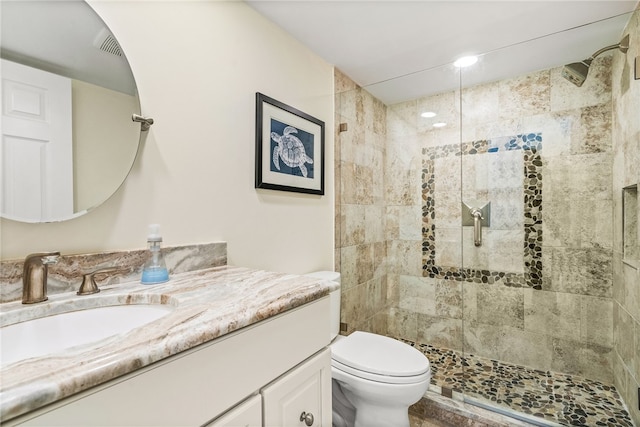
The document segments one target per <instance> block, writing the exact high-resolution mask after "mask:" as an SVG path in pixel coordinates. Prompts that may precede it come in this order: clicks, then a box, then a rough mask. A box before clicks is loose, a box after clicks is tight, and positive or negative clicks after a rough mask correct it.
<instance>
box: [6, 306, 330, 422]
mask: <svg viewBox="0 0 640 427" xmlns="http://www.w3.org/2000/svg"><path fill="white" fill-rule="evenodd" d="M329 310H330V307H329V298H328V297H324V298H322V299H319V300H316V301H314V302H312V303H308V304H306V305H304V306H302V307H299V308H296V309H293V310H290V311H288V312H285V313H282V314H280V315H277V316H274V317H272V318H268V319H266V320H263V321H261V322H259V323H257V324H254V325H251V326H248V327H245V328H243V329H241V330H239V331H236V332H233V333H230V334H227V335H224V336H222V337H220V338H217V339H215V340H213V341H210V342H208V343H205V344H202V345H200V346H197V347H195V348H193V349H190V350H187V351H184V352H182V353H179V354H177V355H174V356H171V357H169V358H167V359H164V360H161V361H159V362H156V363H154V364H152V365H149V366H146V367H144V368H141V369H138V370H136V371H133V372H131V373H129V374H126V375H123V376H121V377H119V378H116V379H113V380H111V381H109V382H107V383H105V384H102V385H100V386H96V387H93V388H91V389H89V390H86V391H83V392H80V393H78V394H76V395H73V396H70V397H68V398H66V399H63V400H61V401H58V402H56V403H53V404H51V405H48V406H46V407H44V408H41V409H39V410H36V411H33V412H31V413H28V414H25V415H23V416H21V417H18V418H15V419H13V420H7V422H6V423H3V425H4V426H9V425H23V426H46V427H54V426H65V427H71V426H83V427H90V426H150V427H162V426H172V427H173V426H180V427H187V426H194V427H195V426H202V425H207V424H208V423H209V425H210V426H215V427H221V426H225V425H227V426H231V425H234V426H235V425H240V426H244V425H246V426H251V427H253V426H261V425H265V426H279V427H284V426H289V425H295V426H304V425H305V423H304V421H303V422H301V421H300V415H301V413H302V412H307V413H308V412H311V413H312V414H313V417H314V418H315V421H314V423H313V426H323V425H324V426H327V427H328V426H330V425H331V367H330V365H331V361H330V350H329V349H328V348H327V346H328V344H329V341H330V330H329V329H330V327H329V318H330V316H329Z"/></svg>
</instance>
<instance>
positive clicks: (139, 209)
mask: <svg viewBox="0 0 640 427" xmlns="http://www.w3.org/2000/svg"><path fill="white" fill-rule="evenodd" d="M90 4H91V5H92V7H93V8H94V9H95V10H96V11H97V12H98V14H99V15H100V16H101V17H102V18H103V19H104V21H105V22H106V23H107V25H108V26H109V27H110V29H111V30H112V32H113V33H114V35H115V36H116V38H117V39H118V40H119V42H120V44H121V46H122V48H123V50H124V52H125V53H126V55H127V58H128V59H129V62H130V64H131V67H132V69H133V74H134V76H135V77H136V81H137V84H138V90H139V92H140V99H141V104H142V114H143V115H147V116H150V117H152V118H153V119H154V120H155V124H154V125H153V126H152V128H151V131H150V132H149V133H148V135H147V137H146V141H144V143H143V146H142V148H141V152H140V154H139V157H138V159H137V160H136V164H135V165H134V169H133V171H132V173H131V175H130V176H129V178H128V179H127V181H126V183H125V185H124V186H123V187H122V188H121V189H120V191H118V192H117V193H116V195H115V196H114V197H112V198H111V199H110V200H109V201H107V202H106V203H105V204H104V205H102V206H101V207H99V208H98V209H96V210H94V211H92V212H90V213H89V214H87V215H84V216H82V217H80V218H77V219H74V220H71V221H66V222H62V223H54V224H22V223H16V222H12V221H7V220H2V223H1V226H2V228H1V235H0V241H1V249H2V258H3V259H14V258H20V257H23V256H24V255H26V254H27V253H29V252H34V251H43V250H60V251H61V252H62V253H63V254H65V253H67V254H71V253H88V252H98V251H105V250H121V249H135V248H142V247H144V246H145V236H146V232H147V224H149V223H152V222H157V223H160V224H161V225H162V233H163V235H164V240H165V244H166V245H179V244H188V243H204V242H211V241H219V240H223V241H227V242H228V250H229V264H233V265H242V266H248V267H255V268H265V269H270V270H276V271H287V272H294V273H301V272H305V271H309V270H313V269H321V268H322V269H328V268H332V267H333V235H334V233H333V221H334V218H333V198H334V195H333V68H332V66H331V65H330V64H328V63H326V62H325V61H324V60H322V59H320V58H319V57H317V56H316V55H315V54H313V53H312V52H310V51H309V50H308V49H307V48H305V47H304V46H302V45H301V44H299V43H298V42H297V41H295V40H294V39H293V38H291V37H290V36H288V35H287V34H286V33H284V32H283V31H282V30H280V29H279V28H278V27H276V26H274V25H273V24H271V23H270V22H269V21H267V20H266V19H264V18H263V17H261V16H260V15H258V14H257V13H256V12H254V11H253V9H251V8H250V7H248V6H247V5H246V4H244V3H242V2H226V1H225V2H219V1H158V2H155V1H140V0H138V1H98V0H90ZM256 91H259V92H262V93H264V94H266V95H268V96H271V97H273V98H276V99H278V100H279V101H282V102H284V103H286V104H289V105H291V106H294V107H296V108H298V109H300V110H302V111H304V112H306V113H308V114H310V115H312V116H314V117H317V118H318V119H320V120H323V121H324V122H325V125H326V128H325V135H326V147H325V156H326V157H325V163H326V165H325V167H326V169H325V171H326V180H325V196H323V197H320V196H312V195H301V194H295V193H286V192H276V191H269V190H256V189H254V188H253V187H254V144H255V136H254V132H255V131H254V127H255V125H254V121H255V92H256Z"/></svg>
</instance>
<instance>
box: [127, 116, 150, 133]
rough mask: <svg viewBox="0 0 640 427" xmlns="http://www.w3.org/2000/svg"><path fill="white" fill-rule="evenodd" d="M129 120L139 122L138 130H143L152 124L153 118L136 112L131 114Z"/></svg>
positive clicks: (146, 129)
mask: <svg viewBox="0 0 640 427" xmlns="http://www.w3.org/2000/svg"><path fill="white" fill-rule="evenodd" d="M131 120H133V121H134V122H139V123H140V130H142V131H143V132H146V131H148V130H149V128H150V127H151V125H152V124H153V119H152V118H151V117H142V116H140V115H138V114H132V115H131Z"/></svg>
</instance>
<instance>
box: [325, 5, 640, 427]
mask: <svg viewBox="0 0 640 427" xmlns="http://www.w3.org/2000/svg"><path fill="white" fill-rule="evenodd" d="M638 15H639V13H638V12H636V14H635V16H634V17H633V18H632V20H631V23H630V29H631V32H632V38H633V37H634V35H635V37H636V39H637V32H638V29H637V28H638V20H639V18H638ZM639 42H640V40H639ZM632 46H633V45H632ZM636 48H637V47H636ZM616 61H618V62H616ZM625 72H628V70H627V71H625V66H624V65H622V64H621V63H620V59H619V58H616V57H615V56H614V55H606V56H602V57H600V58H598V59H597V60H596V61H595V62H594V65H593V66H592V70H591V72H590V76H589V79H588V80H587V82H586V83H585V85H584V86H583V87H582V88H580V89H578V88H576V87H575V86H573V85H571V84H568V83H567V82H566V81H565V80H564V79H563V78H562V77H561V76H560V69H559V68H554V69H549V70H542V71H539V72H535V73H531V74H528V75H525V76H520V77H516V78H511V79H507V80H502V81H499V82H494V83H489V84H482V85H477V86H472V87H469V88H465V89H464V90H462V92H460V91H458V90H456V91H451V92H444V93H441V94H437V95H434V96H430V97H425V98H420V99H417V100H412V101H408V102H404V103H401V104H396V105H390V106H385V105H383V104H382V103H380V102H379V101H378V100H376V99H375V98H373V97H372V96H371V95H370V94H369V93H368V92H367V91H366V90H365V89H362V88H360V87H357V86H356V85H355V84H354V83H353V82H352V81H350V80H349V78H348V77H347V76H345V75H343V74H341V73H340V72H338V71H337V72H336V126H338V124H339V123H347V124H348V130H347V131H346V132H339V130H338V129H336V156H335V157H336V165H335V166H336V174H337V179H336V185H337V188H336V195H337V196H336V215H337V216H336V246H337V248H336V249H337V250H336V253H337V254H338V256H337V259H336V265H337V266H338V268H339V269H340V271H341V272H342V275H343V280H342V283H343V301H344V304H343V308H342V321H343V322H344V323H345V324H346V331H347V332H350V331H353V330H356V329H361V330H371V331H373V332H377V333H382V334H387V335H390V336H394V337H397V338H399V339H402V340H405V341H406V342H409V343H412V344H413V345H415V346H416V347H417V348H420V349H421V350H422V351H424V352H425V354H427V355H428V356H429V357H430V359H431V360H432V363H433V365H434V372H436V374H435V375H434V380H433V381H434V385H438V386H444V387H450V388H452V389H454V390H456V391H460V392H463V393H465V394H467V395H471V396H473V397H476V398H480V399H484V400H486V401H488V402H492V403H497V404H499V405H500V406H511V407H512V409H513V410H515V411H517V412H523V413H529V414H535V415H536V416H538V417H544V418H547V419H549V420H551V421H555V422H559V423H561V424H567V425H608V423H609V424H611V425H633V424H632V421H631V420H632V419H633V420H634V421H635V422H636V424H638V422H639V421H640V414H638V410H637V408H634V407H632V405H633V404H634V403H635V402H636V400H637V399H638V398H637V396H636V395H635V393H636V391H635V387H637V383H638V380H640V378H639V373H640V372H639V371H640V369H638V363H639V361H638V358H639V357H640V356H639V354H640V352H639V351H638V348H637V346H638V345H639V344H638V343H639V342H640V340H639V339H638V338H637V337H638V335H639V331H640V326H639V325H638V323H637V322H638V319H640V315H638V311H640V307H638V304H640V297H639V294H640V291H638V290H637V287H638V272H637V269H636V268H637V266H636V268H634V267H633V265H630V263H628V262H627V263H625V262H623V260H622V258H623V254H622V252H623V251H622V242H620V241H619V240H620V238H619V237H618V235H620V236H621V235H622V231H621V230H618V228H620V227H621V225H620V224H621V223H622V219H621V218H618V213H617V212H618V211H620V212H621V211H622V208H621V206H620V205H621V201H620V200H619V198H618V196H617V194H618V193H620V198H621V197H622V188H623V187H627V186H629V185H631V184H634V185H637V183H638V181H639V180H640V179H639V177H638V173H639V172H638V169H637V165H638V163H637V161H638V154H637V151H638V141H637V138H638V136H637V135H638V131H639V129H637V128H636V129H635V130H634V129H633V126H636V127H637V126H638V125H637V124H635V122H637V114H638V113H637V111H638V101H637V100H629V99H628V96H627V95H628V92H629V88H624V87H619V86H620V85H619V84H618V83H617V82H618V80H621V79H620V77H619V75H620V74H623V73H625ZM464 78H465V76H464V74H463V75H462V81H463V82H464ZM636 85H638V83H636ZM636 90H637V89H636ZM632 93H633V92H632ZM636 93H637V92H636ZM621 106H622V107H624V108H621ZM634 108H635V110H634ZM427 110H428V111H438V112H439V117H438V120H441V121H444V122H446V123H448V126H446V127H444V128H437V129H436V128H433V127H431V122H429V121H428V120H424V119H422V118H421V117H420V113H421V112H422V111H427ZM613 111H617V112H618V115H614V114H613ZM624 114H627V116H624ZM632 117H636V119H635V120H633V119H632ZM629 127H631V128H632V129H628V128H629ZM634 132H635V134H634ZM624 133H630V136H631V140H630V142H629V141H627V142H624V143H620V141H619V139H620V138H619V135H620V134H624ZM634 138H635V139H634ZM634 144H635V145H634ZM634 161H635V162H636V163H635V165H636V169H634V167H633V165H634V163H633V162H634ZM612 165H618V167H612ZM634 174H635V175H634ZM614 187H615V188H614ZM629 199H632V200H633V197H629ZM461 202H465V203H471V204H476V205H482V204H485V203H487V202H491V226H490V227H487V228H484V229H483V244H482V246H480V247H476V246H474V243H473V230H472V227H461V215H462V207H461ZM635 209H636V210H637V204H636V208H635ZM627 210H628V209H627ZM613 212H616V214H615V215H614V217H613V220H612V213H613ZM620 216H621V213H620ZM631 235H634V234H633V232H632V233H631ZM636 235H637V234H636ZM631 264H632V263H631ZM634 334H635V336H634ZM507 374H508V375H511V374H513V375H512V376H510V377H509V376H505V375H507ZM523 378H527V380H526V381H525V380H523ZM491 381H494V382H495V384H493V386H492V385H491ZM507 383H508V384H512V385H514V386H513V387H515V388H512V387H511V386H510V387H509V389H506V388H505V387H506V386H505V384H507ZM480 384H481V386H480ZM560 384H563V387H564V386H566V387H568V388H567V389H563V390H558V389H554V388H553V387H554V385H555V386H558V387H559V386H560ZM541 385H542V386H543V387H542V388H540V386H541ZM614 385H615V387H614ZM536 387H537V388H536ZM549 387H550V388H549ZM572 387H573V392H572V391H571V388H572ZM577 389H580V390H581V391H582V392H583V393H582V394H579V393H577V392H576V391H575V390H577ZM585 390H588V391H587V392H584V391H585ZM509 393H510V394H509ZM605 395H606V396H607V399H603V398H602V396H605ZM550 396H551V398H550ZM554 396H555V397H554ZM562 396H564V397H563V398H562ZM596 396H600V398H596ZM623 399H624V402H626V404H627V405H629V408H625V405H624V404H623V403H622V402H623ZM605 400H606V403H603V402H604V401H605ZM598 401H599V402H600V404H598ZM523 402H524V403H523ZM542 407H544V410H542V409H540V408H542ZM627 409H628V411H629V412H630V413H629V412H627ZM583 412H584V413H585V414H587V415H589V414H590V417H591V418H587V419H585V418H584V416H585V415H584V414H583ZM611 414H613V415H611ZM609 418H611V419H612V420H613V421H611V420H609ZM597 422H600V423H604V424H596V423H597Z"/></svg>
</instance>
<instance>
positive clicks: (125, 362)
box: [0, 266, 339, 421]
mask: <svg viewBox="0 0 640 427" xmlns="http://www.w3.org/2000/svg"><path fill="white" fill-rule="evenodd" d="M338 286H339V285H337V284H335V283H332V282H326V281H321V280H318V279H314V278H309V277H304V276H297V275H288V274H283V273H273V272H267V271H260V270H252V269H247V268H241V267H229V266H225V267H216V268H210V269H205V270H199V271H194V272H189V273H182V274H178V275H174V276H172V277H171V280H170V281H169V282H166V283H162V284H158V285H141V284H140V283H139V282H131V283H123V284H118V285H113V286H105V287H103V288H101V292H100V293H97V294H93V295H89V296H77V295H76V294H75V292H73V293H65V294H57V295H51V296H49V300H48V301H46V302H43V303H39V304H34V305H23V304H22V303H21V302H20V301H16V302H10V303H4V304H0V325H2V326H6V325H10V324H13V323H17V322H20V321H24V320H28V319H31V318H37V317H40V316H42V315H45V314H46V315H52V314H56V313H64V312H67V311H73V310H81V309H83V308H93V307H100V306H107V305H121V304H168V305H170V306H172V307H173V310H172V311H171V312H170V313H169V314H168V315H166V316H164V317H162V318H160V319H158V320H155V321H153V322H151V323H148V324H146V325H144V326H141V327H139V328H136V329H133V330H131V331H130V332H128V333H125V334H120V335H116V336H112V337H109V338H106V339H104V340H100V341H97V342H93V343H90V344H86V345H82V346H77V347H74V348H72V349H69V350H66V351H64V352H61V353H56V354H53V355H47V356H43V357H37V358H32V359H27V360H23V361H20V362H16V363H13V364H9V365H7V366H3V367H1V368H0V420H1V421H6V420H9V419H11V418H14V417H16V416H18V415H22V414H25V413H27V412H30V411H32V410H35V409H37V408H40V407H42V406H45V405H47V404H49V403H52V402H55V401H57V400H60V399H63V398H65V397H68V396H71V395H72V394H75V393H78V392H80V391H83V390H86V389H89V388H91V387H94V386H96V385H99V384H101V383H104V382H106V381H109V380H111V379H114V378H117V377H119V376H121V375H124V374H127V373H129V372H132V371H134V370H136V369H139V368H142V367H144V366H147V365H149V364H152V363H154V362H157V361H159V360H162V359H164V358H166V357H169V356H172V355H175V354H177V353H180V352H182V351H185V350H188V349H190V348H192V347H195V346H197V345H199V344H202V343H205V342H207V341H211V340H213V339H215V338H218V337H220V336H223V335H225V334H228V333H230V332H233V331H236V330H239V329H241V328H243V327H245V326H249V325H251V324H254V323H256V322H259V321H261V320H264V319H267V318H269V317H271V316H275V315H277V314H280V313H283V312H285V311H287V310H290V309H293V308H296V307H299V306H302V305H304V304H306V303H308V302H311V301H314V300H316V299H318V298H321V297H323V296H325V295H328V294H329V292H330V291H331V290H333V289H336V288H337V287H338ZM69 333H73V331H69Z"/></svg>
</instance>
